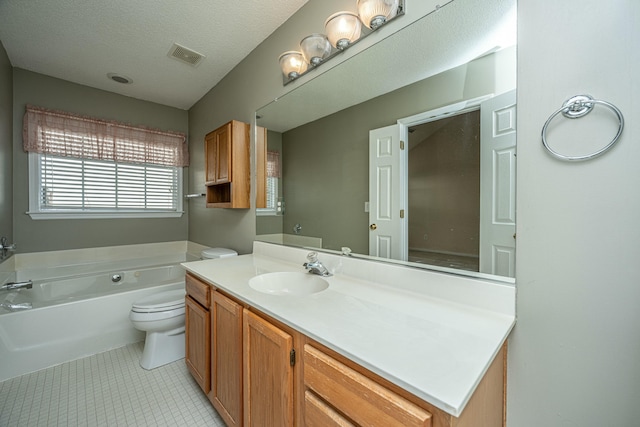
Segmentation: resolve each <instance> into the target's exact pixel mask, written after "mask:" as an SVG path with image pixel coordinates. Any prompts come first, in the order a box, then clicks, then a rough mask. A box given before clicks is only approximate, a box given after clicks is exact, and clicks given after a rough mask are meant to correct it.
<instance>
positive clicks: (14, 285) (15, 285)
mask: <svg viewBox="0 0 640 427" xmlns="http://www.w3.org/2000/svg"><path fill="white" fill-rule="evenodd" d="M32 287H33V282H32V281H31V280H25V281H24V282H9V283H5V284H4V285H2V286H0V290H3V291H11V290H13V289H31V288H32Z"/></svg>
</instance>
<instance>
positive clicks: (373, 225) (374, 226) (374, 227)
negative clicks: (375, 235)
mask: <svg viewBox="0 0 640 427" xmlns="http://www.w3.org/2000/svg"><path fill="white" fill-rule="evenodd" d="M376 228H378V226H377V225H375V224H371V225H370V226H369V229H371V230H375V229H376Z"/></svg>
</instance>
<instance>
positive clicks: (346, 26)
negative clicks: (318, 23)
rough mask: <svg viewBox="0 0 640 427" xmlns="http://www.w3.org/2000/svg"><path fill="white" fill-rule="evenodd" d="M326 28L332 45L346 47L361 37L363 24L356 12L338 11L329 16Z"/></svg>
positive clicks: (338, 47) (325, 24)
mask: <svg viewBox="0 0 640 427" xmlns="http://www.w3.org/2000/svg"><path fill="white" fill-rule="evenodd" d="M324 29H325V31H326V33H327V37H328V38H329V41H330V42H331V45H332V46H333V47H335V48H337V49H344V48H346V47H347V46H349V45H350V44H351V43H353V42H354V41H356V40H358V39H359V38H360V31H361V30H362V24H361V23H360V19H359V18H358V15H356V14H355V13H351V12H338V13H334V14H333V15H331V16H330V17H328V18H327V21H326V22H325V23H324Z"/></svg>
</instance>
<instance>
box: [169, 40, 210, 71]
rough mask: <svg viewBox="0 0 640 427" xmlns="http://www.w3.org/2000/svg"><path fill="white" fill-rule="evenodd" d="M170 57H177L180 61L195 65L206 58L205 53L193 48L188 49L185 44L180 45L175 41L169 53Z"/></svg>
mask: <svg viewBox="0 0 640 427" xmlns="http://www.w3.org/2000/svg"><path fill="white" fill-rule="evenodd" d="M167 55H168V56H169V57H170V58H173V59H177V60H178V61H181V62H184V63H186V64H189V65H191V66H193V67H196V66H197V65H198V64H200V62H201V61H202V59H204V55H201V54H199V53H198V52H196V51H193V50H191V49H187V48H186V47H184V46H180V45H179V44H177V43H174V45H173V46H171V49H170V50H169V53H168V54H167Z"/></svg>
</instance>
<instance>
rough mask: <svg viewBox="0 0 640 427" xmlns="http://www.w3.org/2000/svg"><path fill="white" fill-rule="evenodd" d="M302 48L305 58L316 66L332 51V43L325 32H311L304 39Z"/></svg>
mask: <svg viewBox="0 0 640 427" xmlns="http://www.w3.org/2000/svg"><path fill="white" fill-rule="evenodd" d="M300 50H301V51H302V56H304V59H305V60H306V61H307V62H308V63H309V64H311V65H313V66H314V67H315V66H316V65H318V64H320V63H321V62H322V60H323V59H325V58H326V57H327V56H329V54H330V53H331V43H329V39H327V36H325V35H324V34H311V35H309V36H307V37H305V38H303V39H302V41H301V42H300Z"/></svg>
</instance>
